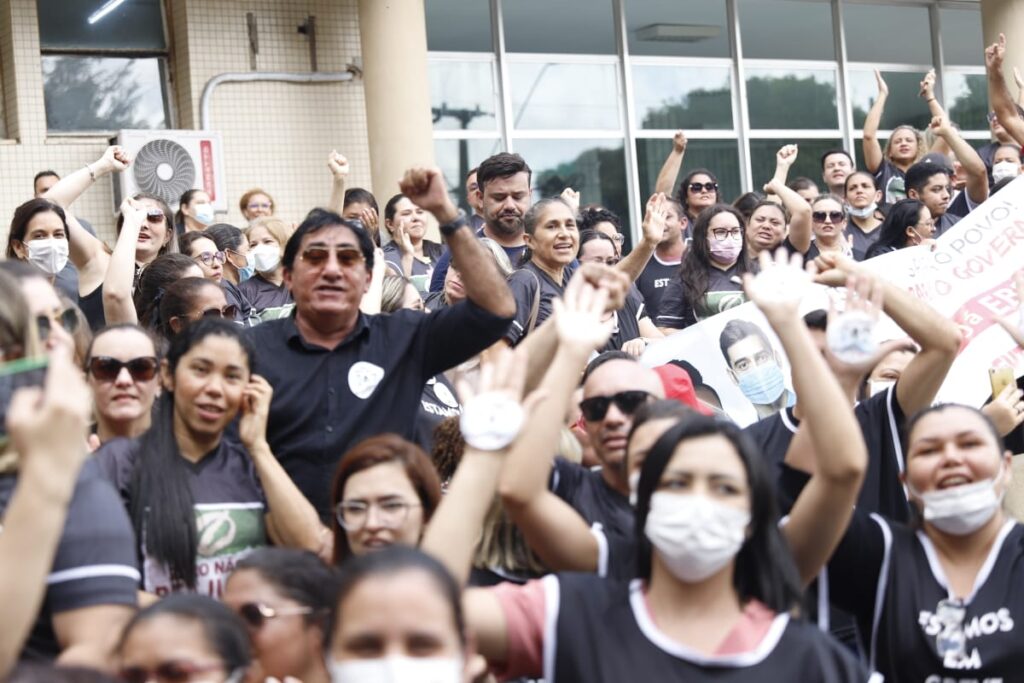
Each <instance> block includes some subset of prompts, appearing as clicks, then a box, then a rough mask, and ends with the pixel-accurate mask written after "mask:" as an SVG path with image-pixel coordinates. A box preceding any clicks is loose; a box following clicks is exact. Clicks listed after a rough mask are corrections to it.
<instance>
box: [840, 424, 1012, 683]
mask: <svg viewBox="0 0 1024 683" xmlns="http://www.w3.org/2000/svg"><path fill="white" fill-rule="evenodd" d="M906 457H907V461H906V470H905V472H904V483H905V485H906V487H907V492H908V494H909V496H910V500H911V502H912V503H913V504H914V506H915V508H916V509H917V511H918V514H919V517H918V520H917V521H916V522H915V523H914V525H913V527H910V528H908V527H906V526H903V525H901V524H897V523H894V522H891V521H889V520H886V519H884V518H882V517H880V516H878V515H872V516H870V517H869V516H867V515H863V514H861V513H859V512H858V513H855V515H854V519H853V521H852V522H851V524H850V528H849V530H848V531H847V533H846V537H845V538H844V540H843V542H842V543H841V544H840V545H839V547H838V549H837V550H836V552H835V555H834V556H833V558H832V560H831V561H830V562H829V575H830V579H829V584H830V586H831V589H830V590H831V598H832V601H833V604H835V605H838V606H841V607H843V608H844V609H847V610H849V611H850V612H851V613H852V614H854V615H855V616H856V617H857V620H858V622H859V624H860V626H861V628H862V629H863V630H862V631H861V633H862V634H863V635H864V639H863V642H864V643H865V646H866V647H867V655H868V657H869V659H870V661H871V662H872V663H873V664H874V666H875V667H876V668H877V669H878V671H879V673H881V674H883V675H884V676H885V678H886V680H897V681H902V680H920V681H923V680H926V679H933V680H940V679H941V680H946V679H948V680H962V678H963V676H964V673H963V670H964V669H970V676H971V677H972V678H974V679H976V680H999V679H1000V678H1001V679H1002V680H1007V681H1008V680H1015V679H1016V677H1017V675H1018V673H1019V671H1020V670H1021V666H1022V665H1024V651H1022V650H1021V648H1020V647H1019V645H1018V643H1017V639H1016V637H1015V635H1014V624H1013V621H1014V617H1015V616H1016V615H1018V614H1021V613H1022V611H1024V604H1021V600H1022V596H1021V593H1020V591H1019V590H1017V587H1018V586H1019V585H1020V582H1021V581H1022V580H1024V562H1022V559H1024V558H1022V556H1021V555H1022V548H1024V531H1022V529H1021V526H1020V525H1019V524H1017V523H1016V522H1014V521H1013V520H1012V519H1010V518H1009V517H1008V516H1007V515H1006V513H1005V512H1004V511H1003V510H1002V507H1001V505H1000V502H1001V501H1002V498H1003V496H1004V495H1005V493H1006V490H1007V487H1009V485H1010V481H1011V468H1012V465H1011V455H1010V451H1008V450H1005V449H1004V447H1003V444H1002V440H1001V439H1000V437H999V435H998V434H997V433H996V431H995V428H994V427H993V425H992V423H991V422H990V421H989V420H988V419H987V418H986V417H985V416H984V415H983V414H982V413H981V412H980V411H978V410H976V409H974V408H970V407H967V406H960V405H954V404H945V405H938V406H934V407H931V408H928V409H926V410H924V411H923V412H921V413H919V414H918V415H917V416H915V417H914V418H913V419H911V420H910V422H909V423H908V424H907V431H906Z"/></svg>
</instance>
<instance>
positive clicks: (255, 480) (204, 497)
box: [95, 438, 269, 599]
mask: <svg viewBox="0 0 1024 683" xmlns="http://www.w3.org/2000/svg"><path fill="white" fill-rule="evenodd" d="M140 447H141V442H140V440H139V439H114V440H112V441H108V442H107V443H105V444H103V445H102V446H101V447H100V449H99V450H98V451H96V456H95V459H96V464H97V465H98V466H99V467H100V469H102V470H103V473H104V474H105V475H106V477H107V478H108V479H109V480H110V481H111V482H112V483H113V484H114V486H115V487H116V488H117V490H118V491H119V492H120V494H121V498H122V499H123V500H124V505H125V508H128V509H130V506H131V502H132V499H133V498H134V496H135V492H134V491H133V490H132V484H133V474H134V471H135V468H136V466H137V465H138V462H139V451H140ZM182 460H183V464H184V465H185V467H186V469H187V470H188V482H189V488H190V489H191V491H192V500H193V502H194V509H195V515H196V531H197V533H198V539H199V547H198V549H197V554H196V592H197V593H200V594H201V595H208V596H210V597H212V598H218V599H219V598H220V596H221V594H222V592H223V590H224V582H225V581H226V580H227V578H228V576H229V575H230V574H231V571H232V570H233V569H234V566H235V563H236V562H237V561H238V560H240V559H242V558H243V557H245V556H246V555H247V554H249V553H250V552H252V551H253V550H256V549H257V548H262V547H263V546H265V545H267V530H266V523H265V521H264V518H265V516H266V514H267V513H268V512H269V507H268V505H267V498H266V496H265V495H264V493H263V487H262V485H261V484H260V480H259V477H257V476H256V470H255V467H254V466H253V462H252V458H251V457H250V456H249V453H248V452H247V451H246V450H245V448H244V447H243V446H242V445H241V444H238V443H234V442H233V441H230V440H229V439H227V438H224V439H221V442H220V444H219V445H218V446H217V448H216V449H214V450H213V451H211V452H209V453H207V454H206V455H204V456H203V458H202V459H201V460H200V461H199V462H195V463H192V462H189V461H188V460H185V459H184V458H182ZM139 555H140V556H141V557H142V586H143V589H144V590H145V591H147V592H149V593H153V594H155V595H157V596H163V595H167V594H168V593H173V592H180V591H182V590H184V586H182V585H180V584H178V583H176V582H175V583H174V584H172V582H171V578H170V574H169V572H168V570H167V568H166V567H165V566H164V565H163V564H162V563H160V562H158V561H157V560H156V559H154V558H152V557H150V556H149V555H148V554H147V553H146V551H145V547H144V546H143V544H142V542H141V539H140V543H139Z"/></svg>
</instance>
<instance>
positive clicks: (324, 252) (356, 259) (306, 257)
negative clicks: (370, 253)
mask: <svg viewBox="0 0 1024 683" xmlns="http://www.w3.org/2000/svg"><path fill="white" fill-rule="evenodd" d="M333 249H334V256H335V257H336V258H337V259H338V263H339V264H341V266H342V268H351V267H352V266H354V265H356V264H357V263H360V262H362V261H365V260H366V259H365V258H364V257H363V252H361V251H359V250H358V249H356V248H355V247H333ZM330 257H331V247H315V246H314V247H306V249H305V250H304V251H303V252H302V254H301V256H300V258H301V259H302V260H303V261H304V262H306V263H308V264H309V265H311V266H313V267H314V268H318V267H321V266H323V265H325V264H326V263H327V259H329V258H330Z"/></svg>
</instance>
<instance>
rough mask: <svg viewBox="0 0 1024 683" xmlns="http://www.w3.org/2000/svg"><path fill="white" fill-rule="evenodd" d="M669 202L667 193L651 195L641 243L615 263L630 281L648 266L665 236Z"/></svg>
mask: <svg viewBox="0 0 1024 683" xmlns="http://www.w3.org/2000/svg"><path fill="white" fill-rule="evenodd" d="M666 209H667V202H666V201H665V195H664V194H663V193H661V192H658V193H657V194H653V195H651V198H650V199H648V200H647V209H646V211H644V222H643V236H642V239H641V240H640V244H638V245H636V246H635V247H633V251H631V252H629V254H627V255H626V256H625V257H623V259H622V260H621V261H619V262H618V263H617V264H615V268H616V269H617V270H619V271H621V272H623V273H625V274H626V277H628V278H629V281H630V282H634V281H636V279H637V278H638V277H640V273H642V272H643V270H644V268H645V267H647V262H648V261H650V260H651V256H652V255H653V254H654V250H655V249H657V248H658V243H659V242H661V240H662V238H663V237H664V236H665V211H666Z"/></svg>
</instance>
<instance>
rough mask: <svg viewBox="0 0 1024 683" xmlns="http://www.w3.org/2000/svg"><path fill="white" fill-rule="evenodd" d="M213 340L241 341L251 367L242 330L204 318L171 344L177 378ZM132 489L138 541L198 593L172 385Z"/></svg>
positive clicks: (143, 443) (190, 503)
mask: <svg viewBox="0 0 1024 683" xmlns="http://www.w3.org/2000/svg"><path fill="white" fill-rule="evenodd" d="M212 336H218V337H227V338H229V339H234V340H235V341H236V342H238V345H239V347H240V348H241V351H242V354H243V355H244V356H245V361H246V365H247V366H250V367H251V363H252V355H253V350H252V345H251V343H250V342H249V340H248V339H247V338H246V337H245V336H244V335H243V334H242V328H241V327H239V326H238V325H236V324H235V323H233V322H229V321H226V320H221V319H217V318H214V319H204V320H200V321H199V322H196V323H193V324H191V325H188V326H187V327H186V328H185V329H184V330H182V331H181V332H180V333H179V334H178V336H176V337H175V338H174V339H173V340H171V345H170V348H169V349H168V351H167V356H166V358H165V360H166V362H167V369H168V372H169V373H170V374H171V376H172V377H173V376H174V373H175V371H176V370H177V368H178V363H179V362H180V361H181V359H182V357H183V356H184V355H185V354H186V353H188V352H189V351H190V350H191V349H192V348H193V347H195V346H196V345H197V344H199V343H201V342H202V341H203V340H204V339H206V338H207V337H212ZM130 490H131V497H130V498H131V500H130V505H129V512H130V513H131V517H132V525H133V526H134V527H135V537H136V538H138V539H140V540H142V541H143V542H144V543H145V548H146V553H147V554H148V555H149V556H151V557H153V558H154V559H155V560H157V561H159V562H161V563H162V564H164V565H166V566H167V568H168V570H169V571H170V575H171V580H172V582H173V581H180V582H182V583H184V584H185V585H186V586H187V587H188V588H189V589H195V587H196V546H197V544H198V537H197V532H196V517H195V510H194V504H195V501H194V499H193V497H192V489H191V487H190V485H189V478H188V467H187V464H186V462H185V458H184V457H183V456H182V454H181V449H180V447H179V446H178V440H177V438H175V436H174V392H173V391H171V390H170V389H168V388H166V387H164V391H163V393H162V394H161V395H160V398H159V399H158V400H157V403H156V408H155V409H154V411H153V422H152V426H151V427H150V428H149V430H147V431H146V433H145V434H143V435H142V437H141V439H140V444H139V458H138V460H137V462H136V464H135V470H134V471H133V472H132V480H131V489H130Z"/></svg>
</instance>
